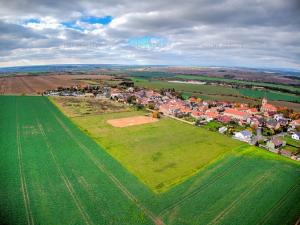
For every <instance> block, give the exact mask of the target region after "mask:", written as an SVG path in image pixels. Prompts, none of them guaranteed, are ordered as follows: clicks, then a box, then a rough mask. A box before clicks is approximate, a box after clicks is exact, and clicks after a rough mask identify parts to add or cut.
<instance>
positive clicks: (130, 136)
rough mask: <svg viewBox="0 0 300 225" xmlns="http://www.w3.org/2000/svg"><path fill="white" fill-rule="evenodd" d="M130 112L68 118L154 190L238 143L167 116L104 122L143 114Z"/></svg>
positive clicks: (187, 174)
mask: <svg viewBox="0 0 300 225" xmlns="http://www.w3.org/2000/svg"><path fill="white" fill-rule="evenodd" d="M143 114H145V112H139V111H133V112H122V113H112V114H109V113H108V114H103V115H101V116H99V115H96V116H84V117H75V118H72V120H73V121H74V123H75V124H76V125H78V126H79V127H80V128H81V129H82V130H84V131H85V132H87V134H89V135H90V136H91V137H92V138H93V139H94V140H95V141H96V142H97V143H99V144H100V145H101V146H103V147H104V148H105V149H106V151H107V152H108V153H109V154H111V155H112V156H113V157H114V158H116V159H117V160H118V161H120V163H121V164H123V165H124V166H125V167H126V168H127V169H128V170H129V171H131V172H132V173H133V174H135V175H136V176H137V177H138V178H140V180H141V181H142V182H143V183H145V184H146V185H148V186H149V188H151V189H152V190H153V191H155V192H162V191H166V190H168V189H169V188H170V187H172V186H173V185H174V184H177V183H181V182H182V181H184V180H185V179H186V178H188V177H190V176H192V175H193V174H195V173H196V172H198V171H199V170H200V169H202V168H203V167H204V166H205V165H207V164H208V163H209V162H210V161H212V160H214V159H216V158H217V157H218V156H220V155H222V154H223V153H224V152H226V151H229V150H231V149H233V148H237V147H239V146H240V145H241V143H240V142H238V141H234V140H232V139H230V138H227V137H225V136H222V135H220V134H218V133H215V132H208V131H206V130H204V129H202V128H200V129H197V128H196V127H193V126H190V125H189V124H185V123H181V122H178V121H175V120H173V119H169V118H163V119H161V120H160V121H159V122H156V123H152V124H145V125H142V126H132V127H124V128H121V129H120V128H118V127H113V126H111V125H110V124H108V122H107V121H109V120H111V119H116V118H127V117H132V116H138V115H143Z"/></svg>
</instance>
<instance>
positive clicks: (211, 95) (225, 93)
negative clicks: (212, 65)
mask: <svg viewBox="0 0 300 225" xmlns="http://www.w3.org/2000/svg"><path fill="white" fill-rule="evenodd" d="M131 79H132V80H133V81H134V83H135V85H136V86H138V87H146V88H151V89H158V90H159V89H162V88H174V89H175V90H176V91H179V92H182V93H183V95H184V96H186V97H188V96H197V97H200V98H202V99H204V100H216V101H231V102H245V103H250V104H258V103H259V101H260V99H261V98H263V97H264V96H265V95H266V96H267V97H268V99H270V100H271V103H272V104H274V105H276V106H286V107H288V108H291V109H294V110H295V111H300V104H299V102H300V98H299V96H297V95H294V94H289V93H283V92H276V91H261V90H252V89H244V88H239V89H236V88H231V87H227V86H219V85H209V84H206V85H198V84H182V83H169V82H168V81H166V80H147V79H142V78H131ZM285 87H287V86H285Z"/></svg>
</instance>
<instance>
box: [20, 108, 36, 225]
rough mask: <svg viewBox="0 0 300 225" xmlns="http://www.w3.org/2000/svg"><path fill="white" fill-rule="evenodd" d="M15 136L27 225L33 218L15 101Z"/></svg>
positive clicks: (32, 224) (29, 224)
mask: <svg viewBox="0 0 300 225" xmlns="http://www.w3.org/2000/svg"><path fill="white" fill-rule="evenodd" d="M16 126H17V127H16V138H17V153H18V165H19V173H20V182H21V191H22V196H23V201H24V207H25V212H26V219H27V224H28V225H34V219H33V216H32V212H31V208H30V199H29V195H28V189H27V184H26V178H25V174H24V165H23V154H22V145H21V138H20V127H19V120H18V109H17V103H16Z"/></svg>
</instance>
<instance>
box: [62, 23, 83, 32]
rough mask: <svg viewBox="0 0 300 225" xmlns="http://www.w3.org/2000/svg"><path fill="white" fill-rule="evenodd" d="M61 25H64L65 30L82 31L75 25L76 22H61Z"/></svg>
mask: <svg viewBox="0 0 300 225" xmlns="http://www.w3.org/2000/svg"><path fill="white" fill-rule="evenodd" d="M61 24H62V25H64V26H65V27H67V28H71V29H74V30H79V31H83V30H84V29H83V28H82V27H80V26H78V25H77V24H76V21H68V22H62V23H61Z"/></svg>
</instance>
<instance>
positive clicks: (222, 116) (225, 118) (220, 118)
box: [218, 115, 231, 123]
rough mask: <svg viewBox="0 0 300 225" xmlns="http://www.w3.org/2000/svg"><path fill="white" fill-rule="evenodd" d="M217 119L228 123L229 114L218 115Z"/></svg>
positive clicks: (229, 119)
mask: <svg viewBox="0 0 300 225" xmlns="http://www.w3.org/2000/svg"><path fill="white" fill-rule="evenodd" d="M218 121H219V122H221V123H229V122H230V121H231V118H230V117H229V116H224V115H221V116H219V117H218Z"/></svg>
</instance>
